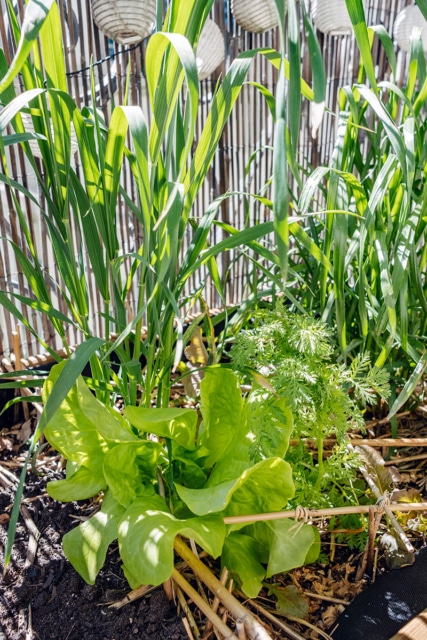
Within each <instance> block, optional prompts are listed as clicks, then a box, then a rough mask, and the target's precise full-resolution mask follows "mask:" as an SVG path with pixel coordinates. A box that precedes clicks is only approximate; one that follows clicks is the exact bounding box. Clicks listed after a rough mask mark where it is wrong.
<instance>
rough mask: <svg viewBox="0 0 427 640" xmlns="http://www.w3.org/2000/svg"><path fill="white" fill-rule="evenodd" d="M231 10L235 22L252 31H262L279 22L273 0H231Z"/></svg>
mask: <svg viewBox="0 0 427 640" xmlns="http://www.w3.org/2000/svg"><path fill="white" fill-rule="evenodd" d="M284 1H285V0H284ZM231 12H232V14H233V16H234V18H235V20H236V22H237V24H239V25H240V26H241V27H242V28H243V29H245V30H246V31H251V32H252V33H262V32H263V31H268V30H269V29H273V27H277V25H278V24H279V16H278V15H277V10H276V7H275V5H274V2H273V0H231Z"/></svg>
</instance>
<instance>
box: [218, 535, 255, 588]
mask: <svg viewBox="0 0 427 640" xmlns="http://www.w3.org/2000/svg"><path fill="white" fill-rule="evenodd" d="M258 558H259V555H258V543H257V542H256V541H255V540H254V539H253V538H251V536H248V535H245V534H244V533H237V532H233V533H231V534H230V535H229V536H227V538H226V539H225V542H224V548H223V550H222V554H221V565H222V567H227V569H228V572H229V574H230V576H231V577H232V578H233V579H234V580H235V581H236V582H237V584H239V585H240V587H241V589H242V591H243V592H244V593H245V594H246V595H247V596H248V597H249V598H256V597H257V595H258V594H259V592H260V590H261V587H262V581H263V580H264V578H265V567H263V566H262V564H261V563H260V561H259V559H258Z"/></svg>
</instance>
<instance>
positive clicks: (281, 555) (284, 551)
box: [243, 519, 320, 578]
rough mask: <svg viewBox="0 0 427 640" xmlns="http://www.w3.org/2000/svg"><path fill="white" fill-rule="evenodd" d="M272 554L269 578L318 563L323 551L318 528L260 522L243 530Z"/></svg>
mask: <svg viewBox="0 0 427 640" xmlns="http://www.w3.org/2000/svg"><path fill="white" fill-rule="evenodd" d="M243 531H244V533H246V534H248V535H251V536H252V537H253V538H254V539H255V540H257V541H258V543H259V544H260V545H261V546H262V547H264V548H265V549H267V550H268V552H269V560H268V566H267V578H270V577H271V576H274V575H276V574H278V573H284V572H286V571H290V570H291V569H295V567H301V566H302V565H303V564H309V563H310V562H314V561H315V560H316V558H317V556H318V555H319V551H320V536H319V531H318V529H317V528H316V527H313V526H311V525H308V524H304V523H301V522H295V520H292V519H286V520H285V519H284V520H269V521H266V522H256V523H254V524H252V525H249V526H248V527H245V529H244V530H243Z"/></svg>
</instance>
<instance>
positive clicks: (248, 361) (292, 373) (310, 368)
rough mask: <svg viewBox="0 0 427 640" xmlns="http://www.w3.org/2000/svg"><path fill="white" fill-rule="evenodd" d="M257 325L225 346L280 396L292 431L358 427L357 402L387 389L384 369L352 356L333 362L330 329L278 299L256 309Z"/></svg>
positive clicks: (340, 431) (323, 432) (339, 432)
mask: <svg viewBox="0 0 427 640" xmlns="http://www.w3.org/2000/svg"><path fill="white" fill-rule="evenodd" d="M256 322H257V326H256V327H255V328H253V329H249V330H247V331H243V332H241V333H240V334H239V335H238V336H237V337H236V339H235V342H234V344H233V347H232V349H231V357H232V360H233V364H234V366H235V367H236V369H239V370H241V371H243V370H244V369H247V368H250V369H256V370H257V371H259V372H261V373H262V374H263V375H264V376H265V377H267V378H268V380H269V382H270V383H271V384H272V386H273V387H274V389H275V391H276V393H278V394H279V395H280V396H282V397H285V398H286V400H287V401H288V404H289V407H290V409H291V410H292V412H293V414H294V421H295V433H296V434H297V435H300V436H307V437H318V436H323V437H326V436H327V435H330V434H335V435H336V436H337V438H338V440H342V438H343V436H344V435H345V434H346V433H347V431H348V430H349V428H363V415H362V410H361V406H365V405H366V404H375V402H376V400H377V397H378V396H380V397H381V398H386V397H387V396H388V394H389V385H388V374H387V372H386V371H385V370H382V369H379V368H378V367H371V366H370V362H369V357H368V356H365V355H359V356H357V357H356V358H355V359H354V360H353V361H352V363H351V364H350V366H348V367H347V366H345V365H342V364H337V363H335V362H333V352H334V348H333V342H332V333H331V330H330V329H329V328H328V327H327V326H326V325H325V324H323V323H322V322H320V321H319V320H317V319H315V318H312V317H311V316H308V315H297V314H294V313H290V312H289V311H287V309H286V308H285V307H284V306H283V305H281V304H280V303H279V304H277V305H276V307H275V309H274V310H272V311H265V310H263V311H260V312H259V313H258V314H257V316H256Z"/></svg>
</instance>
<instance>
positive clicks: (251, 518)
mask: <svg viewBox="0 0 427 640" xmlns="http://www.w3.org/2000/svg"><path fill="white" fill-rule="evenodd" d="M370 507H373V508H374V510H375V511H381V510H382V507H381V505H377V504H374V505H365V504H360V505H357V506H354V507H331V508H328V509H304V516H305V519H307V520H313V519H314V518H328V517H330V516H342V515H347V514H350V513H369V509H370ZM388 508H389V509H390V511H400V512H402V513H403V512H407V511H427V502H406V503H402V504H397V503H395V504H391V505H389V507H388ZM298 517H299V511H298V510H297V509H293V510H292V511H277V512H273V513H255V514H252V515H243V516H227V517H225V518H224V523H225V524H245V523H250V522H264V521H267V520H282V519H284V518H298Z"/></svg>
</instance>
